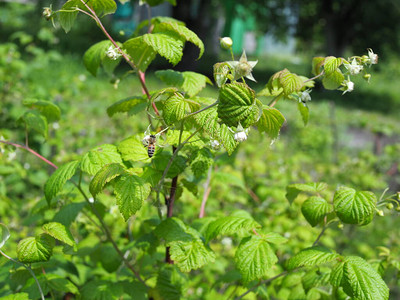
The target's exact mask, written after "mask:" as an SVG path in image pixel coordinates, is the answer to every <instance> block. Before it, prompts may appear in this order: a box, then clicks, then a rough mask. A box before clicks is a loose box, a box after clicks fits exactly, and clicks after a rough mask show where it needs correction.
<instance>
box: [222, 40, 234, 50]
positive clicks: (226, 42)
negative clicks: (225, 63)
mask: <svg viewBox="0 0 400 300" xmlns="http://www.w3.org/2000/svg"><path fill="white" fill-rule="evenodd" d="M219 43H220V45H221V47H222V48H223V49H225V50H229V49H231V48H232V45H233V41H232V39H231V38H230V37H223V38H222V39H220V41H219Z"/></svg>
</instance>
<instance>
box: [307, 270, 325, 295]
mask: <svg viewBox="0 0 400 300" xmlns="http://www.w3.org/2000/svg"><path fill="white" fill-rule="evenodd" d="M329 275H330V273H327V272H321V271H320V270H314V269H313V270H310V271H308V272H307V273H306V274H305V275H304V276H303V278H302V280H301V283H302V284H303V287H304V290H305V291H306V292H307V293H308V291H310V290H311V289H312V288H314V287H319V286H326V285H328V283H329Z"/></svg>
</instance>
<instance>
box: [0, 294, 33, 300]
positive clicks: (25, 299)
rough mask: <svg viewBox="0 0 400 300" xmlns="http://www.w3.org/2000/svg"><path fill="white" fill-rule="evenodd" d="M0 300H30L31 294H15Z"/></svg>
mask: <svg viewBox="0 0 400 300" xmlns="http://www.w3.org/2000/svg"><path fill="white" fill-rule="evenodd" d="M0 300H29V294H27V293H14V294H12V295H7V296H3V297H0Z"/></svg>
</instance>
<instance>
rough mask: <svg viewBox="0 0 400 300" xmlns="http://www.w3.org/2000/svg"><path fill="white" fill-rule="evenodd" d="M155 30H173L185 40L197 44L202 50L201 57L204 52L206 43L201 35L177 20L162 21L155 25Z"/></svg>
mask: <svg viewBox="0 0 400 300" xmlns="http://www.w3.org/2000/svg"><path fill="white" fill-rule="evenodd" d="M153 32H155V33H156V32H163V33H164V32H172V33H175V34H177V35H178V36H179V37H180V38H181V40H182V41H183V42H185V41H188V42H191V43H192V44H194V45H195V46H197V47H198V48H199V50H200V53H199V57H198V58H197V59H200V57H201V56H202V55H203V53H204V44H203V42H202V41H201V39H199V37H198V36H197V35H196V34H195V33H194V32H193V31H191V30H190V29H188V28H187V27H186V26H184V25H182V24H179V23H177V22H161V23H159V24H157V25H155V26H154V30H153Z"/></svg>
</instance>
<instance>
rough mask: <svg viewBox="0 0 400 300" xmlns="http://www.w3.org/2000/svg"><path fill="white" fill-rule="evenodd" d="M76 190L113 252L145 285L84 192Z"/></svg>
mask: <svg viewBox="0 0 400 300" xmlns="http://www.w3.org/2000/svg"><path fill="white" fill-rule="evenodd" d="M75 186H76V188H77V189H78V190H79V192H80V193H81V194H82V196H83V198H85V200H86V202H87V203H88V204H89V206H90V207H91V209H92V212H93V213H94V214H95V215H96V217H97V219H98V220H99V221H100V224H101V226H102V227H103V229H104V232H105V234H106V237H107V239H108V240H109V241H110V242H111V244H112V245H113V247H114V249H115V251H117V253H118V255H119V256H120V257H121V259H122V261H123V262H124V263H125V265H126V266H127V267H128V269H129V270H131V271H132V273H133V274H134V275H135V277H136V278H137V279H138V280H139V281H140V282H141V283H143V284H144V285H146V283H145V282H144V281H143V279H142V278H141V277H140V274H139V272H137V271H136V270H135V269H134V267H133V266H132V265H131V264H130V262H129V261H128V260H127V258H126V257H125V256H124V254H123V253H122V251H121V250H120V249H119V247H118V245H117V243H116V242H115V241H114V239H113V237H112V235H111V232H110V230H109V229H108V227H107V224H106V223H105V222H104V220H103V218H102V217H101V215H100V213H99V212H98V211H97V209H96V207H95V206H94V205H93V203H92V202H91V201H90V200H89V198H88V196H87V195H86V193H85V191H84V190H83V189H82V187H81V186H80V185H75Z"/></svg>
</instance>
